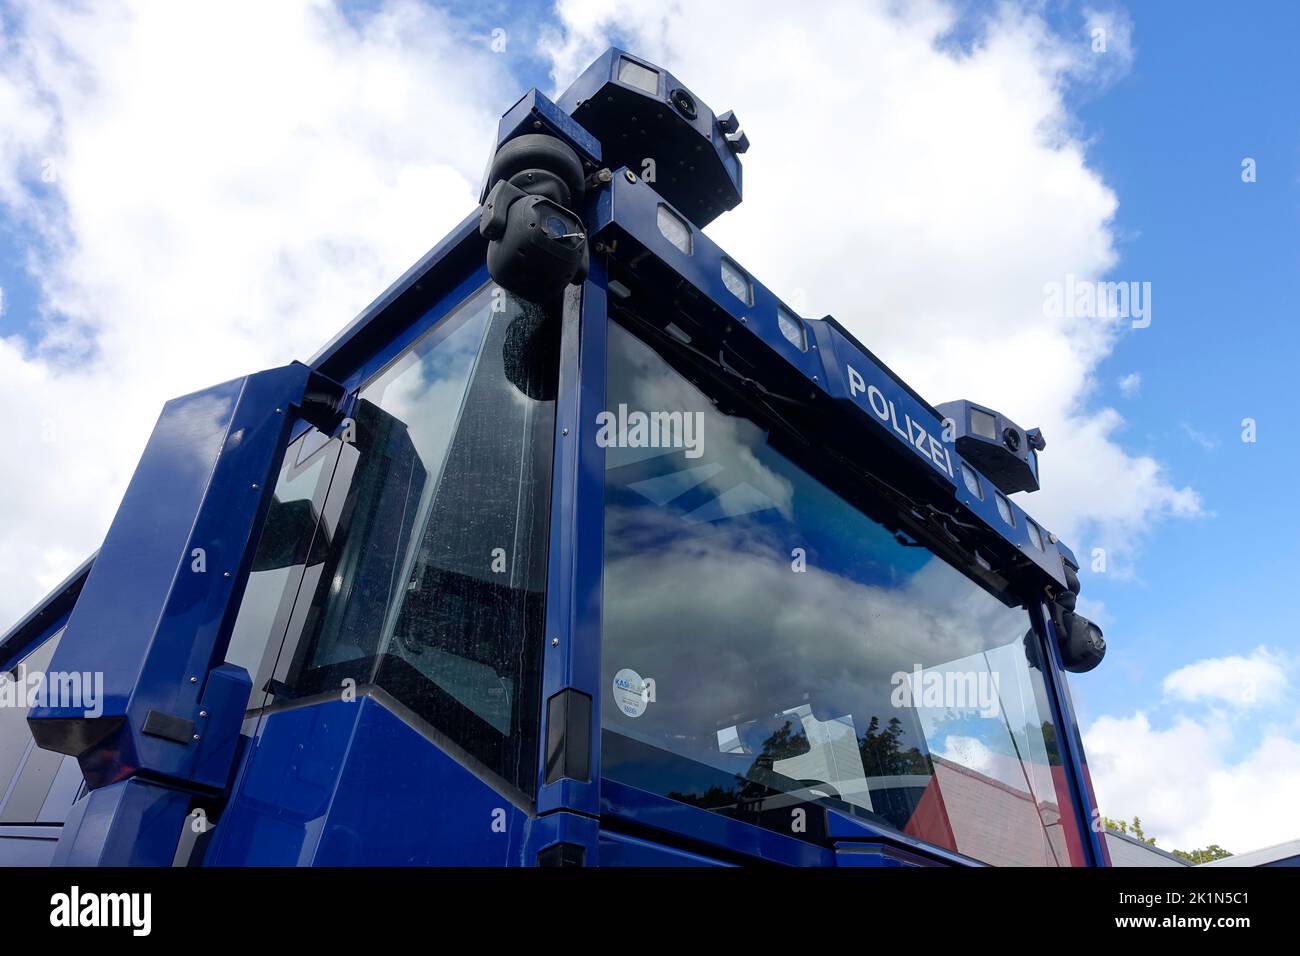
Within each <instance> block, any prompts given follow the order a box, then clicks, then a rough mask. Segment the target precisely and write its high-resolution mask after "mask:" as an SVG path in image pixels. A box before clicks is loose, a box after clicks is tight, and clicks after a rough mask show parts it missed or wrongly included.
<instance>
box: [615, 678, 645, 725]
mask: <svg viewBox="0 0 1300 956" xmlns="http://www.w3.org/2000/svg"><path fill="white" fill-rule="evenodd" d="M654 699H655V682H654V678H651V677H642V676H641V675H640V674H638V673H637V672H636V671H634V670H632V669H631V668H630V667H625V668H623V669H622V670H621V671H619V672H618V673H617V674H615V675H614V703H616V704H618V709H619V710H621V711H622V712H623V713H624V714H626V715H627V716H629V717H640V716H641V715H642V714H644V713H645V709H646V707H648V706H649V705H650V704H652V703H653V702H654Z"/></svg>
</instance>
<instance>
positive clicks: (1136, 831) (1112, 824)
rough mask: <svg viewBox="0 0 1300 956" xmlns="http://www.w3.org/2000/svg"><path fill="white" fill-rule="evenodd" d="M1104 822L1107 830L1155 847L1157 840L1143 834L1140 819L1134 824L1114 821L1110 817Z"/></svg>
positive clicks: (1134, 820) (1136, 819)
mask: <svg viewBox="0 0 1300 956" xmlns="http://www.w3.org/2000/svg"><path fill="white" fill-rule="evenodd" d="M1101 819H1102V822H1103V823H1105V824H1106V827H1107V829H1110V830H1114V831H1116V832H1117V833H1123V834H1124V835H1125V836H1131V837H1136V838H1137V839H1139V840H1141V841H1142V842H1143V843H1145V844H1147V846H1155V845H1156V838H1155V837H1148V836H1147V835H1146V834H1145V833H1143V832H1142V821H1141V820H1140V819H1139V818H1138V817H1134V818H1133V822H1132V823H1125V822H1124V821H1123V820H1112V819H1111V818H1110V817H1106V816H1103V817H1102V818H1101Z"/></svg>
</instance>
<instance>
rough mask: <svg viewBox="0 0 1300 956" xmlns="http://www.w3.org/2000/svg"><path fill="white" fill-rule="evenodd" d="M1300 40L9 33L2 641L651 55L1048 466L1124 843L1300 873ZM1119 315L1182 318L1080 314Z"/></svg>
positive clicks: (875, 338) (1040, 502)
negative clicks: (1231, 854)
mask: <svg viewBox="0 0 1300 956" xmlns="http://www.w3.org/2000/svg"><path fill="white" fill-rule="evenodd" d="M252 21H255V22H256V25H257V28H256V29H249V27H248V24H249V23H250V22H252ZM1298 34H1300V8H1297V7H1296V6H1295V5H1293V4H1289V3H1283V2H1276V0H1275V2H1270V3H1265V4H1260V5H1256V6H1254V7H1252V8H1251V9H1250V11H1249V14H1247V13H1246V12H1245V11H1243V10H1242V9H1240V8H1237V7H1234V6H1233V5H1230V4H1216V5H1211V4H1195V5H1191V4H1184V3H1176V2H1173V0H1145V2H1142V3H1132V4H1129V5H1121V4H1116V3H1103V2H1074V0H1068V2H1067V0H1019V2H1014V0H1013V2H1007V3H1002V4H976V3H965V2H937V0H922V2H915V3H897V2H883V0H882V2H874V3H873V2H863V0H843V2H839V0H809V2H808V3H804V4H789V3H786V2H778V0H756V2H749V3H746V4H744V5H743V6H742V5H740V4H731V3H713V4H703V3H686V2H663V3H653V4H648V3H644V2H642V0H559V2H557V3H549V2H536V0H533V2H526V3H521V4H512V3H505V2H499V0H494V2H487V3H470V2H452V3H435V2H417V0H367V2H361V3H345V2H332V0H278V2H277V3H275V4H255V3H251V2H240V0H231V2H226V3H222V4H200V3H195V4H185V5H181V4H174V3H166V2H162V0H154V2H149V0H109V2H104V3H97V4H94V5H81V4H74V3H67V2H63V0H42V2H34V0H0V404H2V405H3V407H5V408H6V409H8V421H9V429H8V433H7V439H8V440H7V441H6V442H5V443H4V446H3V448H4V452H3V454H0V581H2V582H3V587H2V588H0V627H4V626H7V623H8V622H10V621H13V620H16V619H17V618H18V617H19V616H21V614H22V613H24V612H25V610H26V609H27V608H28V607H30V606H31V604H32V603H34V602H35V601H36V600H37V599H39V597H40V596H41V595H42V594H44V593H45V592H46V591H47V590H48V589H49V588H51V587H53V586H54V585H55V584H57V583H58V582H59V581H60V580H61V579H62V578H63V577H64V576H65V575H66V574H67V573H68V572H69V571H71V570H72V569H73V568H74V567H75V566H76V565H77V564H78V563H80V561H81V560H82V559H83V558H84V557H85V556H86V555H87V554H89V553H90V552H91V551H93V550H94V549H95V548H96V547H97V546H98V544H99V541H100V540H101V539H102V536H103V534H104V532H105V530H106V529H107V527H108V523H109V522H110V520H111V518H112V515H113V512H114V510H115V509H116V505H117V502H118V501H119V499H120V497H121V493H122V491H123V490H124V488H125V486H126V482H127V481H128V479H129V477H130V474H131V471H132V469H133V468H134V465H135V462H136V460H137V458H138V456H139V453H140V450H141V449H142V448H143V445H144V442H145V440H146V439H147V437H148V434H149V431H150V429H151V427H152V425H153V422H154V420H155V419H156V417H157V413H158V410H159V408H160V406H161V404H162V402H163V401H165V400H166V399H168V398H170V397H173V396H176V395H180V394H184V393H186V392H190V391H193V390H195V389H197V388H201V387H204V386H206V385H209V384H212V383H215V382H218V381H222V380H225V379H229V378H232V377H235V376H237V375H240V374H244V373H246V372H249V371H253V370H256V369H260V368H267V367H271V366H274V365H280V364H283V363H284V362H286V361H288V360H290V359H292V358H300V359H305V358H307V357H309V356H310V355H311V354H313V353H314V352H315V351H316V349H317V347H318V346H319V345H320V344H321V343H323V342H324V341H326V340H327V339H329V338H330V337H331V336H332V335H333V334H334V332H335V331H337V330H338V329H339V328H341V327H342V326H343V325H345V324H346V323H347V321H348V320H349V319H350V318H351V317H352V316H353V315H355V314H356V313H357V312H358V311H360V310H361V308H363V307H364V306H365V305H366V304H367V303H368V302H369V301H370V300H371V299H372V298H373V297H374V296H375V295H377V294H378V293H379V292H380V291H382V290H383V289H384V288H385V287H386V286H387V285H388V284H389V283H390V282H391V281H392V280H393V279H394V278H396V277H397V276H398V275H400V274H401V273H402V272H403V271H404V270H405V269H406V267H407V266H409V265H410V264H411V263H412V262H414V261H415V260H416V259H417V258H418V257H419V256H420V255H421V254H422V253H423V252H425V251H426V250H427V249H428V248H429V247H430V246H432V245H433V244H434V243H435V242H436V241H437V240H438V239H439V238H440V237H441V236H442V235H443V234H444V233H445V232H446V231H447V230H449V229H450V228H451V227H452V226H453V225H455V224H456V223H457V222H459V221H460V220H461V219H462V218H463V217H464V216H465V215H466V214H467V213H468V212H470V211H471V210H472V209H473V207H474V205H475V199H476V193H477V187H478V178H479V176H480V174H481V171H482V169H483V165H484V162H485V160H486V151H487V149H488V146H489V141H490V137H491V136H492V133H493V131H494V129H495V123H496V119H497V118H498V117H499V115H500V114H501V113H502V112H503V111H504V110H505V109H506V108H507V107H508V106H509V105H510V104H511V103H513V102H514V101H515V100H516V99H517V98H518V96H519V94H520V93H521V92H522V91H524V90H525V89H527V88H528V87H530V86H537V87H538V88H539V89H541V90H542V91H543V92H546V93H549V94H552V95H554V94H556V93H557V92H559V91H561V90H563V88H564V87H565V86H566V85H567V84H568V82H569V81H570V80H571V79H572V78H573V77H574V76H576V75H577V73H578V72H580V71H581V69H582V68H583V67H584V66H585V65H586V64H587V63H588V62H589V61H590V60H591V59H593V58H594V57H595V56H596V55H597V54H598V53H599V52H600V51H601V50H603V49H604V48H605V47H606V46H607V45H609V44H610V43H616V44H618V45H622V46H625V47H627V48H630V49H632V50H634V51H635V52H637V53H640V54H641V55H643V56H645V57H647V58H649V59H650V60H652V61H655V62H659V63H662V64H663V65H664V66H666V67H667V68H669V69H671V70H673V72H675V73H676V74H677V75H678V76H680V77H681V78H682V79H683V80H684V81H685V82H686V83H688V84H689V85H690V87H691V88H692V90H693V91H694V92H696V93H697V94H698V95H699V96H701V97H702V98H703V99H704V100H705V102H707V103H709V104H710V105H711V106H712V107H714V108H715V109H716V110H718V111H722V110H725V109H734V110H735V111H736V112H737V114H738V116H739V117H740V119H741V121H742V125H743V126H744V128H745V130H746V132H747V134H748V135H749V138H750V140H751V143H752V148H751V149H750V151H749V153H747V154H746V156H745V158H744V162H745V187H746V197H745V201H744V203H743V204H742V205H741V206H740V207H739V208H738V209H736V210H735V211H733V212H731V213H729V214H727V215H726V216H724V217H723V218H722V219H720V220H719V221H717V222H716V223H714V224H713V225H711V226H710V227H709V229H708V231H709V233H710V234H711V235H712V237H713V238H714V239H715V240H717V241H718V242H719V243H721V244H722V246H723V247H724V248H726V249H727V250H728V252H729V254H731V255H732V256H733V257H734V258H735V259H736V260H737V261H738V262H739V263H741V264H742V265H743V266H744V267H745V268H746V269H748V270H749V271H751V272H753V273H754V274H755V275H757V276H758V277H759V278H760V279H761V280H762V281H763V282H764V283H765V284H766V285H768V286H769V287H770V288H772V289H773V290H774V291H775V292H776V293H777V294H778V295H780V296H781V297H782V298H783V299H785V300H786V301H787V302H790V303H791V304H792V305H796V306H797V307H798V308H799V309H800V311H802V312H803V313H804V314H805V315H809V316H821V315H824V314H827V313H829V314H833V315H834V316H835V317H836V318H837V319H838V320H839V321H841V322H842V323H844V324H845V325H846V326H848V327H849V328H850V329H851V330H852V331H853V332H854V334H855V335H857V337H858V338H859V339H861V340H862V341H863V342H864V343H866V344H867V345H868V346H869V347H870V348H871V349H872V350H873V351H875V352H876V353H877V354H878V355H880V356H881V357H882V358H883V359H884V360H885V361H886V362H887V363H888V364H889V365H890V366H891V367H892V368H894V369H895V370H896V371H897V372H899V373H900V374H901V375H902V376H903V377H904V378H905V379H907V380H908V381H909V383H911V384H912V385H914V386H915V387H917V388H918V389H919V390H920V391H921V393H922V394H924V395H925V396H926V397H927V398H929V399H930V400H931V401H932V402H935V403H939V402H943V401H948V400H951V399H956V398H969V399H971V400H974V401H978V402H980V403H981V404H986V405H991V406H993V407H995V408H998V409H1000V410H1002V411H1003V412H1004V413H1006V414H1007V415H1009V416H1010V417H1011V418H1013V419H1014V420H1016V421H1018V422H1019V423H1020V424H1022V425H1023V426H1026V427H1032V426H1041V427H1042V428H1043V431H1044V434H1045V436H1046V438H1047V449H1046V451H1045V452H1044V453H1043V455H1042V459H1041V474H1042V480H1043V488H1042V490H1041V491H1039V492H1037V493H1035V494H1033V495H1021V496H1019V500H1020V503H1021V504H1022V505H1024V506H1025V507H1026V508H1027V509H1028V510H1029V511H1030V513H1031V514H1033V515H1034V516H1035V517H1036V518H1039V519H1041V520H1042V522H1043V523H1044V524H1045V526H1046V527H1048V528H1049V529H1051V530H1053V531H1055V532H1057V533H1058V534H1059V535H1061V536H1062V537H1063V539H1064V540H1065V541H1066V542H1067V543H1069V544H1071V545H1072V547H1073V548H1074V550H1075V552H1076V554H1077V555H1078V556H1079V557H1080V558H1081V559H1082V561H1083V564H1084V568H1083V575H1082V577H1083V582H1084V592H1083V593H1084V598H1083V600H1082V601H1081V607H1082V609H1083V611H1084V613H1085V614H1088V615H1089V616H1092V617H1094V618H1095V619H1096V620H1098V621H1099V622H1100V623H1101V624H1102V625H1103V626H1104V627H1105V629H1106V634H1107V640H1108V643H1109V651H1108V654H1107V657H1106V660H1105V662H1104V663H1103V664H1102V666H1101V667H1100V668H1098V669H1097V670H1096V671H1094V672H1092V673H1090V674H1087V675H1079V676H1075V677H1073V678H1072V679H1071V689H1072V693H1073V696H1074V700H1075V704H1076V707H1077V710H1078V716H1079V720H1080V725H1081V729H1082V731H1083V733H1084V739H1085V746H1086V749H1087V752H1088V755H1089V759H1090V763H1091V769H1092V773H1093V779H1094V783H1095V785H1096V789H1097V792H1098V796H1099V801H1100V803H1101V809H1102V811H1103V813H1105V814H1107V815H1108V816H1112V817H1123V818H1131V817H1132V816H1134V815H1137V816H1140V817H1141V818H1142V820H1143V824H1144V827H1145V829H1146V831H1147V833H1148V834H1154V835H1155V836H1156V837H1157V838H1158V839H1159V841H1160V845H1161V846H1163V847H1166V848H1168V847H1178V848H1183V849H1190V848H1192V847H1199V846H1204V845H1206V844H1208V843H1218V844H1220V845H1222V846H1225V847H1227V848H1228V849H1230V850H1236V851H1245V850H1250V849H1255V848H1257V847H1261V846H1266V845H1269V844H1271V843H1277V842H1280V841H1283V840H1287V839H1293V838H1295V837H1297V836H1300V824H1297V823H1296V822H1294V820H1293V818H1292V812H1293V811H1292V805H1293V802H1294V797H1293V795H1294V794H1296V793H1300V705H1297V703H1296V699H1297V698H1296V694H1295V693H1294V691H1295V689H1296V686H1297V681H1300V669H1298V660H1297V659H1298V655H1297V647H1296V639H1295V629H1294V626H1293V625H1291V623H1290V619H1289V616H1288V615H1285V614H1283V613H1281V612H1280V610H1279V606H1280V605H1281V604H1282V603H1283V602H1285V601H1286V600H1287V598H1288V596H1289V591H1290V587H1292V586H1294V583H1295V573H1294V570H1293V569H1294V567H1295V565H1296V561H1297V558H1300V553H1298V552H1300V513H1298V512H1297V510H1296V509H1295V508H1294V507H1292V506H1291V495H1290V494H1289V492H1290V487H1289V481H1290V479H1291V476H1292V475H1294V474H1295V472H1296V470H1297V468H1296V466H1297V464H1298V462H1297V454H1296V452H1295V451H1294V445H1293V444H1292V443H1291V442H1290V441H1289V439H1290V435H1289V429H1290V420H1291V417H1292V416H1291V414H1290V411H1291V408H1292V407H1293V405H1294V399H1293V395H1292V391H1293V389H1292V388H1291V387H1290V386H1289V379H1290V372H1291V364H1292V362H1293V360H1294V358H1295V357H1296V356H1298V355H1300V329H1297V326H1296V323H1295V321H1294V319H1295V317H1296V316H1295V312H1296V308H1295V306H1294V304H1293V303H1295V302H1296V301H1297V293H1298V292H1300V288H1297V286H1300V268H1298V265H1300V263H1298V262H1297V258H1298V257H1300V242H1298V241H1297V240H1298V239H1300V225H1298V224H1300V108H1298V107H1297V106H1296V103H1295V97H1294V92H1295V91H1296V90H1297V89H1300V65H1297V59H1296V57H1295V56H1294V53H1293V50H1292V49H1291V46H1292V45H1293V42H1294V37H1295V36H1297V35H1298ZM720 38H723V39H724V40H725V42H721V41H720ZM1288 94H1290V95H1288ZM828 193H830V194H832V195H834V196H835V197H837V199H838V200H839V201H838V202H835V203H830V202H827V201H826V196H827V194H828ZM1097 281H1111V282H1124V283H1134V284H1135V285H1134V288H1135V289H1137V290H1138V296H1137V297H1135V298H1134V300H1133V304H1134V305H1136V304H1138V303H1141V306H1142V308H1141V309H1140V310H1138V309H1130V310H1129V311H1130V313H1132V314H1130V315H1127V316H1115V317H1107V316H1097V315H1092V314H1077V313H1078V310H1069V309H1067V310H1055V311H1054V310H1053V309H1052V308H1051V307H1050V305H1049V301H1050V298H1051V291H1052V290H1053V289H1057V290H1059V289H1063V288H1067V287H1077V285H1078V284H1082V283H1095V282H1097ZM1139 311H1140V313H1141V314H1138V312H1139ZM1248 439H1250V440H1248Z"/></svg>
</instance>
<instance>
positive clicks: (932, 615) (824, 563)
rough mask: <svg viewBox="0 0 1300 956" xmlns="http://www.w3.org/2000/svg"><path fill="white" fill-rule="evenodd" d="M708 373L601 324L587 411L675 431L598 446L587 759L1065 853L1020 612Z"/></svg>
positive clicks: (661, 785)
mask: <svg viewBox="0 0 1300 956" xmlns="http://www.w3.org/2000/svg"><path fill="white" fill-rule="evenodd" d="M662 347H663V348H664V349H665V351H667V352H671V348H672V346H671V345H669V344H664V345H663V346H662ZM709 388H711V386H709V384H708V380H707V379H701V380H700V385H699V386H696V385H693V384H692V383H691V382H690V381H688V380H687V379H686V378H685V377H683V376H682V375H681V374H679V373H678V371H676V370H674V368H673V367H672V366H671V365H670V364H669V362H668V361H666V360H665V358H664V357H663V356H662V355H661V354H659V353H658V352H657V351H656V350H655V349H652V348H650V347H649V346H648V345H646V344H645V343H644V342H643V341H642V340H640V339H639V338H637V337H635V336H634V335H632V334H631V333H630V332H629V331H627V330H626V329H624V328H622V327H620V326H616V325H612V326H611V329H610V339H609V386H608V402H609V407H610V408H621V407H622V406H626V411H625V412H624V413H623V415H624V417H625V418H627V419H629V420H634V418H635V415H634V413H635V412H637V411H641V412H645V413H646V414H647V416H653V415H654V414H655V413H679V414H680V415H682V416H683V420H693V421H694V426H693V428H694V432H693V435H692V437H693V442H691V443H687V442H680V443H677V446H676V447H674V444H673V443H672V442H670V441H664V440H662V439H663V436H662V435H660V436H657V437H658V438H659V439H660V440H659V441H658V442H655V441H653V438H654V437H656V436H644V437H645V439H646V440H642V439H641V438H639V437H638V435H637V433H636V430H635V429H631V428H630V429H627V430H625V431H624V432H622V433H618V435H621V438H622V439H624V440H621V441H619V440H616V438H617V437H618V435H615V436H613V437H611V440H610V442H609V443H608V444H609V447H607V448H606V467H607V470H606V542H605V560H606V565H605V579H604V586H605V595H604V655H603V668H604V685H603V686H604V688H605V689H604V690H603V691H602V693H605V694H607V695H609V696H607V697H606V701H607V703H606V706H605V707H603V708H602V722H603V727H604V731H605V732H604V735H603V743H602V773H603V774H604V775H605V776H606V777H609V778H612V779H615V780H618V781H621V782H623V783H626V784H630V785H632V786H636V787H639V788H642V789H645V790H650V791H653V792H656V793H659V794H662V795H666V796H669V797H672V798H674V799H677V800H681V801H683V802H686V803H690V804H694V805H696V806H699V807H703V808H707V809H710V810H714V811H717V812H719V813H724V814H727V815H730V816H734V817H738V818H740V819H744V820H747V821H749V822H753V823H757V824H760V825H763V826H768V827H772V828H776V829H780V830H783V831H785V832H789V833H792V834H793V835H795V836H802V837H803V838H806V839H813V838H816V833H815V830H814V828H812V827H811V826H809V825H808V824H807V823H806V822H805V823H804V829H802V830H800V829H799V828H798V826H797V824H796V821H797V820H798V819H799V816H798V815H797V814H795V813H794V812H793V811H794V810H797V809H800V808H808V807H811V806H815V805H821V806H828V807H835V808H837V809H838V810H840V811H842V812H846V813H851V814H855V815H858V816H861V817H864V818H866V819H868V820H871V821H874V822H875V823H877V824H880V825H883V826H887V827H892V828H895V829H898V830H901V831H904V832H905V833H907V834H910V835H912V836H915V837H918V838H920V839H923V840H927V841H929V842H931V843H934V844H937V845H939V846H942V847H945V848H947V849H950V850H955V851H958V852H961V853H964V854H967V855H969V856H972V857H976V858H978V859H981V860H985V861H988V862H991V863H1000V864H1032V865H1058V864H1059V865H1068V864H1071V863H1081V862H1083V857H1082V851H1081V848H1080V842H1079V834H1078V830H1077V827H1076V826H1075V823H1074V817H1073V811H1072V810H1071V809H1070V805H1069V802H1068V790H1067V788H1066V783H1065V779H1064V776H1063V771H1062V768H1061V765H1060V758H1059V755H1058V754H1057V752H1056V746H1055V728H1054V726H1053V724H1052V718H1051V716H1050V713H1051V712H1050V709H1049V706H1048V697H1047V693H1046V688H1045V684H1044V680H1043V673H1042V665H1041V661H1040V659H1039V645H1038V641H1037V638H1036V636H1035V635H1034V634H1032V633H1031V632H1030V630H1029V620H1028V615H1027V614H1026V613H1025V612H1024V611H1023V610H1019V609H1015V608H1008V607H1006V606H1005V605H1003V604H1002V603H1001V602H1000V601H999V600H998V599H996V598H994V597H993V596H992V595H990V594H988V593H987V592H985V591H984V590H982V589H981V588H980V587H978V586H977V585H976V584H974V583H973V582H972V581H971V580H970V579H968V578H966V577H965V576H964V575H963V574H961V573H959V572H958V571H957V570H955V569H954V568H952V567H951V566H950V565H948V564H947V563H945V562H944V561H942V560H941V559H939V558H938V557H936V556H935V555H933V554H932V553H931V552H929V551H928V550H926V549H925V548H924V547H919V546H916V543H915V542H907V543H904V541H901V540H900V539H899V537H897V536H896V534H895V531H894V530H891V528H890V527H889V522H890V521H891V515H890V513H889V512H888V510H887V509H886V508H885V507H884V505H883V504H881V503H878V502H873V501H871V500H868V499H866V498H863V497H860V494H861V493H860V492H858V491H853V492H852V493H853V494H854V496H855V497H854V498H853V499H852V500H850V498H849V497H846V495H847V494H848V493H849V492H848V491H846V489H845V488H843V487H838V486H837V487H835V488H833V487H832V486H831V485H830V484H828V481H829V480H838V479H837V478H836V475H835V473H834V472H832V471H827V470H825V469H822V468H820V466H819V463H818V461H817V460H816V459H815V458H814V456H813V454H812V451H811V450H806V451H801V452H799V454H798V455H797V456H795V457H798V461H796V460H795V457H792V455H793V453H791V452H786V451H784V450H782V448H784V447H786V446H784V445H782V448H778V446H777V444H775V443H774V436H773V435H772V434H770V433H769V432H768V431H767V430H766V429H765V428H764V426H763V425H762V424H761V421H760V420H759V419H758V418H756V417H751V416H750V415H748V414H743V413H741V412H740V410H739V409H740V408H741V406H739V405H738V404H737V401H736V399H734V398H733V397H728V396H726V395H723V394H721V393H719V392H713V393H712V394H710V393H707V392H706V391H705V390H704V389H709ZM651 420H653V419H651ZM683 431H684V432H688V430H687V429H683ZM656 444H657V445H658V447H655V445H656ZM810 817H811V814H805V816H804V819H805V821H806V820H807V819H808V818H810ZM1063 819H1064V822H1063Z"/></svg>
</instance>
